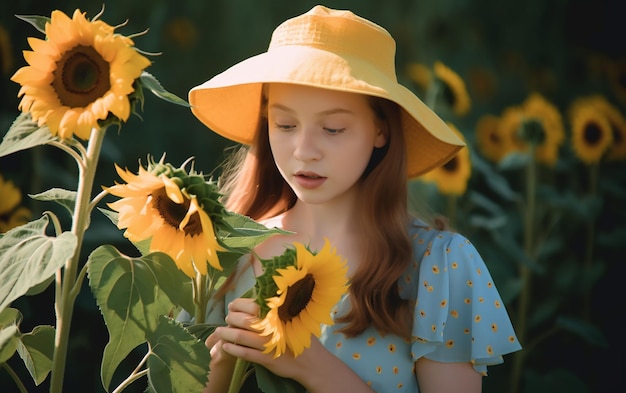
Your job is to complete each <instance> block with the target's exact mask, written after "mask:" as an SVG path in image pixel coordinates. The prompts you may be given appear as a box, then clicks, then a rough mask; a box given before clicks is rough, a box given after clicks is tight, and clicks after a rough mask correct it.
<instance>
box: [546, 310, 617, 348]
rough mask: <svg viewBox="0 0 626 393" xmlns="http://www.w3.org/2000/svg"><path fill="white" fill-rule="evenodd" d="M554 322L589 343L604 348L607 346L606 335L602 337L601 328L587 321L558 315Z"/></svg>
mask: <svg viewBox="0 0 626 393" xmlns="http://www.w3.org/2000/svg"><path fill="white" fill-rule="evenodd" d="M556 324H557V326H560V327H562V328H564V329H565V330H568V331H570V332H572V333H574V334H576V335H578V336H579V337H580V338H582V339H583V340H584V341H585V342H588V343H589V344H593V345H596V346H599V347H602V348H606V347H607V346H608V342H607V341H606V337H604V333H602V330H600V329H599V328H598V327H597V326H595V325H592V324H591V323H589V322H586V321H583V320H580V319H576V318H571V317H558V318H557V320H556Z"/></svg>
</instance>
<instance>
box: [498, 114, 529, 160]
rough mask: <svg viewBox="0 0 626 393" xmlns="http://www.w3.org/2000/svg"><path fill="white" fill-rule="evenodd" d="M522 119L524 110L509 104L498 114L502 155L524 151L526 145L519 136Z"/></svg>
mask: <svg viewBox="0 0 626 393" xmlns="http://www.w3.org/2000/svg"><path fill="white" fill-rule="evenodd" d="M523 119H524V111H523V110H522V108H521V107H520V106H509V107H507V108H505V109H504V110H503V111H502V114H501V115H500V126H499V133H500V136H501V137H502V140H503V141H504V142H503V146H504V148H503V149H502V157H505V156H507V155H509V154H511V153H517V152H526V151H527V150H528V145H527V144H526V143H525V142H524V141H523V140H522V139H521V138H520V133H519V130H520V127H521V125H522V121H523Z"/></svg>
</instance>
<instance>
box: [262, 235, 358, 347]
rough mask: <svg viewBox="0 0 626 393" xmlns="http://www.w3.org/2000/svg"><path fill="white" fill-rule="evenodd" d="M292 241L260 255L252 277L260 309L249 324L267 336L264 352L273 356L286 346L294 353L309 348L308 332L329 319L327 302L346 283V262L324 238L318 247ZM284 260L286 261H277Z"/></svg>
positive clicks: (344, 288) (338, 296)
mask: <svg viewBox="0 0 626 393" xmlns="http://www.w3.org/2000/svg"><path fill="white" fill-rule="evenodd" d="M294 247H295V249H291V248H288V249H287V250H286V251H285V253H284V254H283V255H282V256H281V257H278V258H274V260H273V262H274V263H272V261H265V263H264V265H265V266H264V267H265V271H264V274H263V275H262V276H261V277H260V278H259V279H257V286H258V287H260V288H261V290H260V291H259V298H258V299H257V302H259V304H260V305H261V310H262V312H261V319H260V320H259V321H257V322H256V323H255V324H253V328H255V329H258V330H259V331H260V332H261V333H260V334H261V335H264V336H270V339H269V341H268V342H267V343H266V344H265V351H264V353H271V352H272V351H274V357H279V356H280V355H282V354H283V353H285V352H287V351H288V350H289V351H291V353H293V355H294V356H299V355H300V354H301V353H302V352H303V351H304V349H305V348H308V347H309V346H310V345H311V334H313V335H315V336H316V337H319V336H320V334H321V324H327V325H332V324H333V319H332V317H331V311H332V308H333V307H334V306H335V305H336V304H337V302H338V301H339V300H340V299H341V297H342V296H343V295H344V294H345V293H346V291H347V289H348V283H347V277H346V273H347V271H348V268H347V265H346V262H345V260H344V259H342V258H341V257H340V256H339V255H337V254H336V251H335V249H333V248H331V245H330V243H329V242H328V240H326V242H325V244H324V247H323V248H322V249H321V250H320V251H319V252H318V253H313V252H311V251H309V249H308V248H307V247H305V246H304V245H303V244H300V243H294ZM280 261H283V262H282V263H281V262H280ZM285 263H287V264H288V266H286V267H281V265H284V264H285ZM268 277H272V279H273V285H271V284H272V281H270V280H267V278H268ZM263 283H265V284H263ZM267 283H269V284H270V285H268V284H267Z"/></svg>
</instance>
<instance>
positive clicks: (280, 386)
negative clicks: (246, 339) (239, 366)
mask: <svg viewBox="0 0 626 393" xmlns="http://www.w3.org/2000/svg"><path fill="white" fill-rule="evenodd" d="M254 370H255V374H256V380H257V383H258V385H259V388H260V389H261V390H262V391H263V392H264V393H300V392H305V391H306V390H305V389H304V387H303V386H302V385H300V384H299V383H298V382H296V381H295V380H293V379H290V378H283V377H279V376H277V375H276V374H273V373H272V372H270V371H269V370H268V369H266V368H265V367H263V366H260V365H258V364H255V365H254Z"/></svg>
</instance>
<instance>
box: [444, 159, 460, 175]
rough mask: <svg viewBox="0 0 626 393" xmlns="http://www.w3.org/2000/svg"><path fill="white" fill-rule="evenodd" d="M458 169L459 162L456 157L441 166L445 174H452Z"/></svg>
mask: <svg viewBox="0 0 626 393" xmlns="http://www.w3.org/2000/svg"><path fill="white" fill-rule="evenodd" d="M458 167H459V160H458V159H457V158H456V157H453V158H452V159H451V160H450V161H448V162H446V163H445V164H444V165H443V169H444V170H445V171H446V172H450V173H454V172H456V170H457V168H458Z"/></svg>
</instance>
